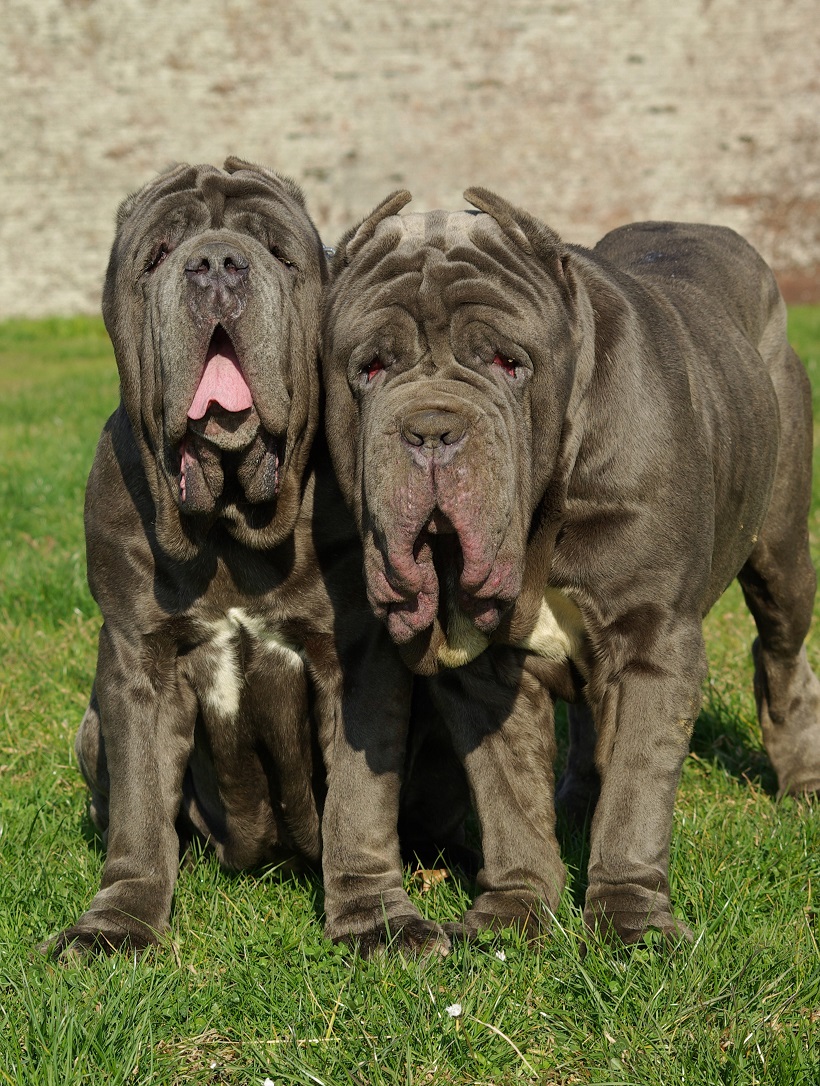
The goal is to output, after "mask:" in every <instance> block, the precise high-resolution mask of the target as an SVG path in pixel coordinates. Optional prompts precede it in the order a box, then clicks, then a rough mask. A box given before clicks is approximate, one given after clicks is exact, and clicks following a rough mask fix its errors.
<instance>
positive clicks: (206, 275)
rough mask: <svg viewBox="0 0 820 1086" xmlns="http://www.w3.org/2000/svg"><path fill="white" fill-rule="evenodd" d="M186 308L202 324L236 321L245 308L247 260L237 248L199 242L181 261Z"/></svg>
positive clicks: (248, 262) (229, 244)
mask: <svg viewBox="0 0 820 1086" xmlns="http://www.w3.org/2000/svg"><path fill="white" fill-rule="evenodd" d="M183 274H184V276H185V279H186V281H187V283H188V284H189V285H190V286H189V290H190V295H189V300H188V304H189V305H190V306H191V309H192V310H193V311H194V314H195V315H196V316H198V317H200V318H201V319H206V320H217V321H219V320H225V319H228V318H233V319H236V318H237V317H238V316H239V314H240V313H241V312H242V310H243V309H244V307H245V301H246V293H247V285H248V280H249V277H250V260H249V259H248V257H247V255H246V254H245V253H244V252H243V251H242V249H241V248H240V246H238V245H235V244H231V243H229V242H226V241H209V242H202V243H201V244H200V245H198V246H197V247H196V248H195V249H194V251H193V253H192V254H191V255H190V256H189V257H188V259H187V260H186V261H185V269H184V273H183Z"/></svg>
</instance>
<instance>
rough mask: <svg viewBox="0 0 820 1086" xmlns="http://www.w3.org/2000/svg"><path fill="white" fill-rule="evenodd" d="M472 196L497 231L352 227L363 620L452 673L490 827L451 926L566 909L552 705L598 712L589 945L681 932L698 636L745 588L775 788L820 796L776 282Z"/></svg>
mask: <svg viewBox="0 0 820 1086" xmlns="http://www.w3.org/2000/svg"><path fill="white" fill-rule="evenodd" d="M466 198H467V200H468V201H469V202H470V203H472V204H473V206H474V207H476V208H478V209H479V212H474V211H463V212H456V213H448V212H433V213H430V214H427V215H413V214H408V215H406V216H399V215H398V212H399V210H400V209H401V208H402V207H403V206H404V204H406V203H407V201H408V200H409V199H410V197H409V194H408V193H396V194H394V196H392V197H390V198H388V199H387V200H386V201H385V202H384V203H383V204H381V205H380V206H379V207H378V208H377V209H376V210H375V211H374V212H373V214H372V215H371V216H370V217H369V218H367V219H366V220H365V221H364V222H363V223H362V224H361V225H360V226H359V227H358V228H356V229H354V230H352V231H351V232H350V233H348V234H347V235H346V237H345V238H344V239H343V241H342V243H341V245H340V247H339V249H338V251H337V254H336V256H335V262H334V264H333V267H332V276H331V277H332V281H333V285H332V287H331V291H330V293H329V297H328V302H327V308H326V316H325V329H324V333H323V336H324V344H323V352H324V362H323V365H324V374H325V382H326V389H327V405H328V424H327V433H328V438H329V443H330V447H331V453H332V455H333V459H334V463H335V465H336V468H337V474H338V476H339V478H340V481H341V483H342V485H343V488H344V490H345V492H346V497H347V500H348V501H349V503H350V505H351V507H352V508H353V510H354V512H355V515H356V518H357V520H358V523H359V527H360V531H361V534H362V538H363V542H364V547H365V572H366V579H367V587H368V594H369V597H370V601H371V604H372V606H373V608H374V610H375V612H376V613H377V614H378V615H379V616H381V618H382V619H383V620H384V622H385V623H386V625H387V627H388V629H389V631H390V634H391V636H392V638H393V640H394V641H395V642H396V643H397V644H398V645H399V646H401V651H402V653H403V656H404V658H405V660H406V661H407V662H408V663H409V664H410V666H411V667H412V668H413V669H414V670H415V671H417V672H419V673H422V674H426V675H434V674H436V675H437V678H435V679H434V680H433V681H432V684H431V688H432V691H433V697H434V700H435V701H436V703H437V705H438V707H439V709H440V711H441V713H442V715H443V717H444V719H446V721H447V724H448V726H449V730H450V732H451V734H452V738H453V740H454V744H455V746H456V748H457V750H458V752H459V755H460V757H461V758H462V759H463V762H464V764H465V766H466V769H467V772H468V777H469V780H470V786H471V789H472V792H473V796H474V799H475V803H476V807H477V812H478V817H479V822H480V826H481V830H482V836H483V852H484V867H483V870H482V871H481V873H480V875H479V886H480V889H481V891H482V892H481V894H480V896H479V897H478V898H477V900H476V901H475V903H474V905H473V907H472V908H471V909H470V910H469V911H468V912H467V914H466V916H465V917H464V918H463V921H462V922H461V924H459V925H455V926H453V930H454V931H455V932H457V933H460V934H464V935H467V936H470V935H472V934H474V933H475V932H477V931H478V930H480V929H482V928H486V927H496V926H499V925H503V924H508V923H518V924H523V925H528V924H529V925H532V924H534V923H535V922H536V921H538V922H539V923H540V922H541V921H544V920H548V914H549V912H551V911H554V910H555V908H556V906H557V903H558V899H559V895H560V893H561V889H562V887H563V884H564V869H563V865H562V863H561V860H560V858H559V854H558V847H557V843H556V839H555V833H554V813H553V776H552V759H553V755H554V738H553V731H554V729H553V699H554V698H555V697H556V696H558V697H563V698H566V699H568V700H572V701H575V702H576V707H575V708H574V709H573V710H572V725H573V726H572V732H573V734H574V738H575V746H574V749H573V750H572V751H571V753H570V760H569V770H568V774H567V777H566V779H565V785H564V794H565V797H566V798H567V799H568V800H569V801H573V800H577V799H579V798H580V796H579V793H581V792H582V791H583V787H584V783H585V780H589V779H591V778H592V777H593V776H595V769H596V768H597V771H598V773H599V774H600V798H599V800H598V803H597V808H596V810H595V815H594V821H593V825H592V831H591V833H592V840H591V857H590V864H589V883H588V890H587V896H586V907H585V912H584V915H585V919H586V922H587V924H588V925H590V926H600V927H601V928H602V929H603V930H604V931H605V932H607V933H609V934H612V933H617V935H618V936H619V937H620V938H621V939H623V940H624V941H626V942H634V941H635V940H637V939H639V938H640V937H641V935H642V933H643V932H644V931H645V929H646V928H647V927H652V928H657V929H659V930H660V931H661V932H663V933H664V934H665V935H666V936H667V937H668V938H669V939H671V940H676V939H678V938H680V937H681V936H684V937H687V936H689V934H690V933H689V931H688V929H687V928H686V926H685V925H684V924H682V923H681V922H680V921H678V920H677V919H676V918H675V917H674V915H673V912H672V906H671V903H670V899H669V884H668V863H669V844H670V836H671V829H672V812H673V804H674V799H675V791H676V787H677V783H678V779H679V774H680V771H681V765H682V762H683V760H684V758H685V756H686V753H687V749H688V744H689V739H690V736H691V734H692V728H693V725H694V721H695V718H696V717H697V714H698V707H699V704H700V698H701V683H702V681H703V679H704V675H705V671H706V660H705V653H704V644H703V636H702V629H701V626H702V619H703V616H704V615H705V614H706V612H707V611H708V610H709V608H710V607H711V606H712V604H713V603H714V602H715V600H716V599H717V598H718V597H719V595H720V594H721V593H722V592H723V590H724V589H725V588H726V586H727V585H728V584H729V582H730V581H731V580H732V579H733V578H734V577H738V579H739V580H740V583H741V585H742V588H743V592H744V594H745V597H746V601H747V603H748V605H749V607H750V609H751V611H752V614H753V616H754V618H755V621H756V623H757V628H758V633H759V637H758V640H757V641H756V642H755V646H754V660H755V693H756V698H757V705H758V711H759V717H760V723H761V725H762V729H763V736H764V740H765V743H766V747H767V750H768V753H769V755H770V757H771V760H772V762H773V764H774V767H775V769H776V770H777V774H778V779H779V782H780V791H781V793H783V794H786V793H788V794H796V793H804V792H816V791H818V790H819V789H820V684H818V680H817V679H816V677H815V676H814V674H813V673H812V671H811V670H810V668H809V665H808V663H807V658H806V651H805V647H804V644H803V642H804V639H805V637H806V634H807V631H808V628H809V622H810V618H811V613H812V601H813V598H814V591H815V575H814V571H813V569H812V565H811V561H810V558H809V551H808V533H807V515H808V509H809V497H810V471H811V467H810V463H811V449H812V418H811V405H810V397H809V384H808V380H807V377H806V374H805V372H804V370H803V368H802V366H801V364H800V362H799V360H798V358H797V357H796V355H795V354H794V352H793V351H792V350H791V348H790V347H789V344H788V342H787V339H786V312H785V307H784V305H783V302H782V300H781V298H780V295H779V293H778V290H777V286H776V284H775V281H774V278H773V276H772V274H771V272H770V271H769V269H768V268H767V267H766V265H765V264H764V263H763V261H762V260H761V259H760V257H759V256H758V255H757V254H756V253H755V252H754V250H753V249H751V248H750V246H749V245H748V244H746V243H745V242H744V241H743V240H742V239H741V238H739V237H738V236H737V235H736V234H734V233H733V232H732V231H730V230H726V229H722V228H718V227H711V226H687V225H676V224H671V223H643V224H637V225H634V226H628V227H625V228H623V229H620V230H616V231H614V232H613V233H611V234H608V235H607V236H606V237H605V238H604V239H603V240H602V241H601V242H600V243H599V244H598V245H597V246H596V248H595V249H594V250H593V251H591V252H589V251H586V250H584V249H581V248H578V247H574V246H567V245H565V244H564V243H562V242H561V240H560V239H559V238H558V237H557V235H556V234H555V233H553V232H552V231H551V230H550V229H549V228H547V227H546V226H544V225H543V224H542V223H540V222H538V221H536V220H535V219H533V218H532V217H531V216H530V215H528V214H526V213H525V212H523V211H520V210H518V209H516V208H515V207H513V206H511V205H510V204H508V203H507V202H505V201H504V200H502V199H500V198H499V197H497V196H495V195H493V194H492V193H490V192H487V191H486V190H482V189H471V190H469V191H468V192H467V193H466ZM453 669H454V670H453ZM593 722H594V730H595V731H594V733H593V735H594V734H595V733H597V738H596V739H594V740H593V742H595V747H594V765H593V761H592V758H591V756H590V755H589V754H588V749H589V744H588V743H587V746H585V742H586V741H585V740H584V731H585V727H586V730H587V732H589V730H590V726H591V724H592V723H593ZM365 783H366V782H365ZM363 786H364V785H363ZM358 794H359V797H361V793H358ZM359 802H361V798H359ZM360 830H361V836H360V840H361V843H362V844H363V845H364V846H365V847H369V846H370V845H371V843H372V846H373V848H374V849H375V847H378V842H377V841H376V840H375V838H374V836H373V826H372V824H370V823H369V822H368V821H367V820H363V821H362V823H361V826H360ZM380 832H381V830H380ZM383 861H384V862H383V866H382V871H381V885H382V888H383V890H384V892H385V893H387V894H393V893H394V892H395V887H396V886H397V884H398V883H397V880H398V877H399V873H398V872H397V871H396V869H395V867H394V866H391V864H390V862H389V856H388V854H387V852H384V853H383ZM374 884H375V883H374ZM364 908H365V905H363V911H364ZM539 914H541V915H539ZM372 922H373V924H378V923H379V922H380V921H379V918H378V917H377V916H375V915H374V916H373V917H372Z"/></svg>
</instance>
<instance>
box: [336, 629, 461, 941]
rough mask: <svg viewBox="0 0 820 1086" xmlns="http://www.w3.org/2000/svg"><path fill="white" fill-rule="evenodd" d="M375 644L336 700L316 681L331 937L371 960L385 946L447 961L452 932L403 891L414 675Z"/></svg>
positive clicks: (381, 643) (382, 638)
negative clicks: (401, 828) (402, 812)
mask: <svg viewBox="0 0 820 1086" xmlns="http://www.w3.org/2000/svg"><path fill="white" fill-rule="evenodd" d="M374 640H375V642H376V644H375V645H371V646H370V650H369V651H364V652H363V651H362V650H361V645H359V646H358V647H357V650H356V653H355V657H356V661H355V663H354V664H353V665H351V666H346V668H345V676H344V680H343V681H342V678H341V676H339V677H338V681H337V682H336V683H335V684H334V686H335V690H334V691H333V693H331V691H330V690H329V684H327V683H320V684H318V685H319V687H320V690H321V689H323V690H324V693H323V696H322V697H321V698H320V701H319V705H318V710H319V717H320V738H321V741H322V747H323V751H324V756H325V765H326V768H327V784H328V788H327V798H326V800H325V807H324V813H323V817H322V869H323V874H324V887H325V931H326V933H327V935H328V937H329V938H331V939H332V940H333V941H334V942H345V943H348V944H349V945H351V946H357V947H358V948H359V950H360V952H361V953H362V955H363V956H364V957H367V956H369V955H370V954H372V953H373V952H374V951H376V950H378V949H380V948H381V947H383V946H385V945H387V944H389V945H390V946H392V947H394V948H396V949H404V950H407V951H410V952H411V953H422V954H428V953H442V954H445V953H447V951H448V950H449V946H450V943H449V940H448V938H447V936H446V935H445V934H444V931H443V930H442V928H441V927H439V925H438V924H435V923H434V922H433V921H430V920H425V919H424V918H423V917H422V916H421V914H420V913H419V911H418V909H417V908H416V907H415V905H413V903H412V902H411V901H410V899H409V897H408V896H407V894H406V892H405V890H404V888H403V886H402V865H401V857H400V851H399V836H398V817H399V793H400V790H401V781H402V775H403V772H404V761H405V747H406V739H407V729H408V722H409V718H410V698H411V683H412V677H411V675H410V673H409V672H408V671H407V669H406V668H405V667H404V665H403V664H402V663H401V661H400V660H399V659H398V656H397V654H396V652H395V650H394V649H393V647H392V646H391V645H390V644H389V643H387V636H386V634H385V633H384V632H383V631H382V630H380V629H379V630H378V631H377V634H376V637H375V639H374ZM345 655H347V656H348V657H352V656H353V655H354V654H353V653H348V654H345ZM342 688H343V689H342Z"/></svg>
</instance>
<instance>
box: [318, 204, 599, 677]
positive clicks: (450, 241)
mask: <svg viewBox="0 0 820 1086" xmlns="http://www.w3.org/2000/svg"><path fill="white" fill-rule="evenodd" d="M465 195H466V198H467V199H468V200H469V202H470V203H472V204H473V206H474V207H475V208H477V209H478V211H461V212H452V213H450V212H443V211H436V212H431V213H428V214H406V215H399V214H398V212H399V211H400V210H401V208H402V207H403V206H404V205H405V204H406V203H407V202H408V201H409V199H410V196H409V193H404V192H400V193H396V194H394V195H393V196H392V197H389V198H388V199H387V200H386V201H385V202H384V203H383V204H381V205H380V206H379V207H378V208H376V210H375V211H374V212H373V213H372V214H371V215H370V216H369V217H368V218H367V219H365V220H364V222H363V223H362V224H361V225H360V226H359V227H357V228H356V229H354V230H352V231H351V232H350V233H349V234H347V235H346V236H345V238H343V239H342V242H341V243H340V245H339V247H338V249H337V252H336V256H335V258H334V262H333V264H332V268H331V280H332V285H331V288H330V290H329V293H328V298H327V303H326V308H325V321H324V330H323V349H322V354H323V367H324V379H325V386H326V393H327V432H328V439H329V443H330V448H331V452H332V455H333V458H334V463H335V465H336V470H337V474H338V476H339V478H340V481H341V483H342V486H343V488H344V490H345V492H346V496H347V499H348V501H349V503H350V504H351V506H352V508H353V509H354V511H355V513H356V516H357V518H358V521H359V525H360V529H361V533H362V538H363V541H364V547H365V572H366V577H367V587H368V594H369V597H370V601H371V604H372V606H373V608H374V610H375V611H376V613H377V614H378V615H380V616H381V617H382V618H383V619H384V620H385V621H386V623H387V625H388V628H389V630H390V633H391V636H392V637H393V640H394V641H396V642H397V643H398V644H400V645H402V646H404V649H403V652H404V656H405V658H406V660H407V661H408V662H409V663H410V664H411V666H413V667H415V668H416V669H417V670H421V671H425V672H429V671H434V670H437V669H438V667H440V666H452V665H453V664H458V663H463V662H466V660H468V659H470V658H471V657H473V656H475V655H477V654H478V652H480V651H481V650H482V648H483V647H484V646H485V645H486V644H487V643H488V640H489V639H490V638H491V637H494V636H501V634H502V633H504V632H505V630H504V625H505V623H506V626H507V629H506V633H507V634H508V633H509V624H510V622H511V621H512V617H511V616H512V610H513V605H514V604H516V605H520V604H521V603H522V601H524V602H525V603H526V607H525V610H526V611H527V616H526V617H523V618H522V619H521V621H520V622H518V626H520V627H521V628H522V629H523V630H524V632H529V631H528V630H526V629H525V627H526V625H527V622H530V623H531V622H534V618H535V615H536V613H537V611H538V608H539V606H540V598H541V594H542V593H543V589H544V586H545V584H546V576H547V570H546V569H536V568H535V567H536V566H537V565H538V554H537V553H536V552H539V547H541V551H543V546H541V544H542V542H543V540H542V537H543V536H544V533H545V532H546V533H547V534H549V530H548V526H546V527H545V524H546V521H548V519H549V517H548V510H546V511H545V503H548V502H549V490H550V487H551V486H555V485H556V476H557V474H560V470H559V467H560V462H561V458H562V456H564V455H565V454H566V451H567V447H568V443H570V438H569V432H568V431H569V429H570V423H569V422H568V408H569V405H570V401H571V398H572V397H573V391H574V390H575V389H576V387H577V373H578V370H579V367H583V366H586V367H587V368H589V366H590V365H591V353H590V347H589V343H588V340H589V336H588V331H589V328H590V325H591V318H590V315H589V311H588V301H587V299H586V295H585V294H583V292H579V291H578V289H577V282H576V278H575V276H574V272H573V268H572V258H571V254H570V252H569V251H568V250H567V249H566V247H565V246H564V245H563V244H562V243H561V241H560V240H559V238H558V237H557V236H556V235H555V234H554V233H553V232H552V231H551V230H549V229H548V228H547V227H545V226H544V225H543V224H541V223H539V222H537V221H536V220H535V219H533V218H532V217H531V216H529V215H527V214H526V213H525V212H522V211H519V210H517V209H516V208H514V207H512V206H511V205H510V204H508V203H506V201H504V200H502V199H500V198H499V197H497V196H495V195H493V194H492V193H489V192H487V191H486V190H482V189H471V190H468V191H467V193H466V194H465ZM539 553H540V552H539ZM542 564H543V563H542ZM528 566H529V567H532V572H531V574H528V573H527V568H528ZM530 581H531V582H532V584H531V586H530V585H529V582H530ZM539 582H540V583H539ZM530 587H531V591H530ZM530 597H531V598H530ZM522 623H523V626H522Z"/></svg>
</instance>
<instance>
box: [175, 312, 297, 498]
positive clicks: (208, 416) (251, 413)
mask: <svg viewBox="0 0 820 1086" xmlns="http://www.w3.org/2000/svg"><path fill="white" fill-rule="evenodd" d="M187 421H188V427H187V430H186V433H185V436H184V437H183V439H182V441H181V442H180V444H179V446H178V454H179V466H178V481H179V505H180V508H181V509H182V510H183V511H184V512H190V513H213V512H214V510H215V508H216V506H217V505H220V506H222V507H226V506H229V505H234V504H237V503H239V502H242V501H243V500H244V501H246V502H249V503H258V502H265V501H270V500H272V499H273V498H275V497H276V495H277V494H278V491H279V472H280V464H281V452H282V450H281V448H280V445H281V441H280V440H279V439H278V438H277V437H275V436H273V435H271V434H269V433H267V432H266V431H265V430H264V429H263V428H262V425H261V421H260V418H259V414H258V412H257V410H256V407H255V405H254V401H253V396H252V394H251V390H250V388H249V386H248V383H247V381H246V379H245V376H244V374H243V372H242V367H241V364H240V360H239V357H238V355H237V351H236V348H235V346H234V344H233V341H232V339H231V337H230V336H229V335H228V333H227V332H226V330H225V329H224V328H223V327H222V325H221V324H217V325H216V327H215V328H214V331H213V334H212V336H211V339H210V342H209V344H208V349H207V352H206V356H205V365H204V369H203V371H202V376H201V377H200V379H199V384H198V385H197V388H196V391H195V393H194V396H193V399H192V401H191V405H190V407H189V408H188V413H187Z"/></svg>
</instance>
